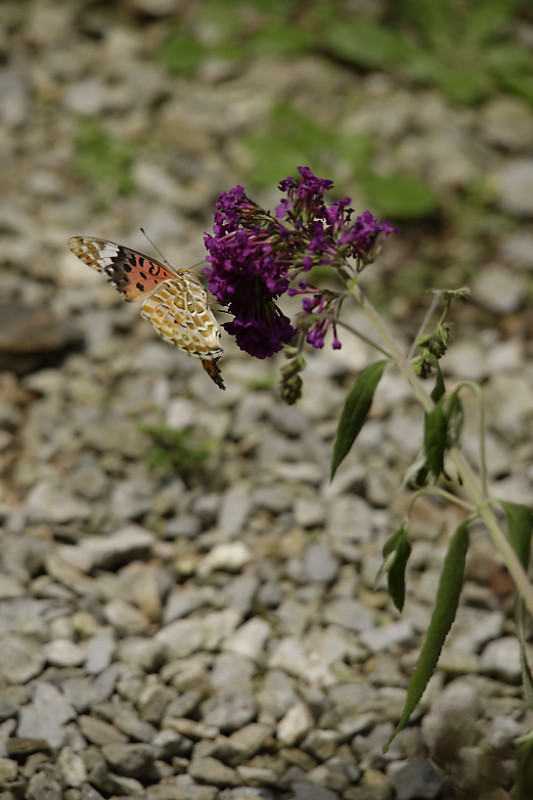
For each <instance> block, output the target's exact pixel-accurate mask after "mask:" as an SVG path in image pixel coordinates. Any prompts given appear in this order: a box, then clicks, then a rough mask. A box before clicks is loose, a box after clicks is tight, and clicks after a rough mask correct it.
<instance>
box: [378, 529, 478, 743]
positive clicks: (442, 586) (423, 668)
mask: <svg viewBox="0 0 533 800" xmlns="http://www.w3.org/2000/svg"><path fill="white" fill-rule="evenodd" d="M468 541H469V535H468V526H467V523H466V522H463V523H462V524H461V525H459V527H458V528H457V530H456V531H455V533H454V534H453V536H452V538H451V540H450V544H449V547H448V552H447V554H446V558H445V559H444V565H443V567H442V572H441V576H440V580H439V586H438V589H437V597H436V599H435V609H434V611H433V615H432V617H431V622H430V623H429V627H428V630H427V634H426V638H425V641H424V644H423V645H422V650H421V651H420V655H419V656H418V661H417V662H416V666H415V668H414V670H413V673H412V675H411V678H410V679H409V686H408V687H407V698H406V701H405V706H404V708H403V711H402V715H401V717H400V721H399V722H398V725H397V726H396V729H395V731H394V732H393V734H392V736H391V737H390V739H389V740H388V742H387V744H386V745H385V747H384V752H386V751H387V749H388V747H389V745H390V743H391V742H392V740H393V739H394V737H395V736H396V734H397V733H398V732H399V731H401V730H402V728H403V727H404V726H405V724H406V723H407V720H408V719H409V717H410V716H411V714H412V712H413V711H414V709H415V708H416V706H417V705H418V702H419V700H420V698H421V697H422V695H423V694H424V691H425V689H426V686H427V684H428V681H429V679H430V678H431V676H432V675H433V673H434V671H435V667H436V666H437V662H438V660H439V656H440V653H441V650H442V646H443V644H444V641H445V639H446V637H447V635H448V633H449V630H450V628H451V626H452V624H453V621H454V619H455V614H456V612H457V606H458V604H459V597H460V595H461V589H462V587H463V577H464V569H465V559H466V552H467V550H468Z"/></svg>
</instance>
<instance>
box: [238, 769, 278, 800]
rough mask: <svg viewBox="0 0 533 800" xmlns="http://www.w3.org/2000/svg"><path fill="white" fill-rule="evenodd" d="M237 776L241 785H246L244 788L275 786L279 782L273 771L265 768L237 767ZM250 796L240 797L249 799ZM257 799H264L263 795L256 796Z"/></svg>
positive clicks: (243, 795)
mask: <svg viewBox="0 0 533 800" xmlns="http://www.w3.org/2000/svg"><path fill="white" fill-rule="evenodd" d="M237 774H238V775H239V777H240V779H241V781H242V783H244V784H246V786H261V787H263V788H264V787H265V786H276V785H277V784H278V781H279V777H278V776H277V775H276V773H275V772H274V770H272V769H268V768H266V767H253V766H244V765H243V766H240V767H237ZM251 796H252V795H250V794H248V792H247V793H246V794H242V795H241V797H242V798H243V800H244V798H246V797H251ZM257 796H258V797H264V794H261V795H257Z"/></svg>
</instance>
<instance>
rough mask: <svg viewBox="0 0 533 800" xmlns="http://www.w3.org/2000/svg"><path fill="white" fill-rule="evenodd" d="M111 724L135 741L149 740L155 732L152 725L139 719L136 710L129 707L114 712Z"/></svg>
mask: <svg viewBox="0 0 533 800" xmlns="http://www.w3.org/2000/svg"><path fill="white" fill-rule="evenodd" d="M113 724H114V725H115V726H116V727H117V728H118V729H119V731H122V733H125V734H126V736H128V737H129V738H130V739H133V740H134V741H137V742H151V741H152V739H153V738H154V736H155V732H156V731H155V728H154V726H153V725H150V723H149V722H146V721H145V720H142V719H140V717H139V716H138V714H137V712H136V711H133V710H132V709H129V708H121V709H120V711H119V712H118V713H117V714H115V716H114V718H113Z"/></svg>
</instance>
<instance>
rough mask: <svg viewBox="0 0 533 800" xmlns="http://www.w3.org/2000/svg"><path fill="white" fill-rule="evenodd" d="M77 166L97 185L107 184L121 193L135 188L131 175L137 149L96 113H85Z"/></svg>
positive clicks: (76, 144)
mask: <svg viewBox="0 0 533 800" xmlns="http://www.w3.org/2000/svg"><path fill="white" fill-rule="evenodd" d="M74 143H75V148H76V152H75V157H74V169H75V171H76V172H77V173H78V175H80V176H81V177H82V178H84V179H85V180H87V181H89V182H90V183H92V184H93V185H94V186H95V187H101V186H102V185H107V186H108V187H111V188H112V189H114V190H115V191H116V192H118V193H119V194H129V193H131V192H133V191H134V190H135V183H134V180H133V178H132V176H131V167H132V164H133V160H134V156H135V150H134V148H133V147H132V145H131V144H130V143H129V142H127V141H125V140H123V139H119V138H118V137H116V136H114V135H113V134H112V133H110V132H109V131H108V130H107V129H106V128H104V127H103V126H102V125H101V124H100V121H99V120H98V119H96V118H94V117H81V118H80V119H79V128H78V131H77V134H76V138H75V141H74Z"/></svg>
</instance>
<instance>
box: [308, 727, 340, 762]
mask: <svg viewBox="0 0 533 800" xmlns="http://www.w3.org/2000/svg"><path fill="white" fill-rule="evenodd" d="M341 741H342V736H341V734H340V733H339V732H338V731H332V730H324V729H321V728H317V729H315V730H312V731H310V732H309V733H308V734H307V736H306V737H305V739H304V741H303V742H302V744H301V745H300V746H301V748H302V750H305V752H306V753H311V755H312V756H314V757H315V758H316V759H318V761H327V760H328V758H332V757H333V756H334V755H335V753H336V752H337V750H338V748H339V744H340V742H341Z"/></svg>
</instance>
